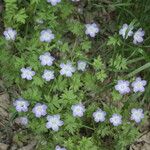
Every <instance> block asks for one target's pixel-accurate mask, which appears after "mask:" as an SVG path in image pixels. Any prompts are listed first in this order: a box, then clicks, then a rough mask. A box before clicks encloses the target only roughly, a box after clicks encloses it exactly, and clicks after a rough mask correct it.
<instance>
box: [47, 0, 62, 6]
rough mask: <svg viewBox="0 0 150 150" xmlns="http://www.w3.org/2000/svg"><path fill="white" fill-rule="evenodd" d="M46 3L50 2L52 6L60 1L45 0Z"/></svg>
mask: <svg viewBox="0 0 150 150" xmlns="http://www.w3.org/2000/svg"><path fill="white" fill-rule="evenodd" d="M47 2H48V3H51V5H52V6H55V5H57V3H60V2H61V0H47Z"/></svg>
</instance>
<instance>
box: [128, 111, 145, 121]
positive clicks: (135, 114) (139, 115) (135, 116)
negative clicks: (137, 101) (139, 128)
mask: <svg viewBox="0 0 150 150" xmlns="http://www.w3.org/2000/svg"><path fill="white" fill-rule="evenodd" d="M143 118H144V112H143V109H141V108H139V109H135V108H133V109H132V110H131V120H134V121H135V122H136V123H139V122H141V120H142V119H143Z"/></svg>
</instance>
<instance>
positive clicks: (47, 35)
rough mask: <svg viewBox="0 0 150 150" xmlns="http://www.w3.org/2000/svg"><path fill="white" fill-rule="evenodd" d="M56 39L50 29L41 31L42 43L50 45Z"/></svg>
mask: <svg viewBox="0 0 150 150" xmlns="http://www.w3.org/2000/svg"><path fill="white" fill-rule="evenodd" d="M54 38H55V36H54V34H53V33H52V31H51V30H50V29H47V30H43V31H41V36H40V41H41V42H48V43H50V42H51V41H52V40H53V39H54Z"/></svg>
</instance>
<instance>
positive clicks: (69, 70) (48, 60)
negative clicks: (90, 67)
mask: <svg viewBox="0 0 150 150" xmlns="http://www.w3.org/2000/svg"><path fill="white" fill-rule="evenodd" d="M39 60H40V62H41V65H42V66H46V65H47V66H52V65H53V61H54V60H55V58H54V57H53V56H51V54H50V53H49V52H46V53H44V54H43V55H40V57H39ZM86 67H87V63H86V62H85V61H81V60H80V61H78V64H77V69H78V70H81V71H85V69H86ZM60 68H61V70H60V74H61V75H65V76H66V77H71V76H72V75H73V73H74V72H75V71H76V68H75V67H73V65H72V63H71V62H70V61H67V63H66V64H65V63H61V64H60ZM21 72H22V74H21V77H22V78H23V79H27V80H32V77H33V76H34V75H35V72H34V71H32V68H31V67H27V68H22V69H21ZM42 78H43V79H44V80H46V81H50V80H52V79H54V78H55V75H54V71H53V70H47V69H46V70H44V73H43V75H42Z"/></svg>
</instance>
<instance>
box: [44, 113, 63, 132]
mask: <svg viewBox="0 0 150 150" xmlns="http://www.w3.org/2000/svg"><path fill="white" fill-rule="evenodd" d="M47 120H48V122H47V123H46V128H48V129H52V130H53V131H58V130H59V127H61V126H62V125H63V124H64V122H63V121H61V120H60V115H53V116H52V115H48V116H47Z"/></svg>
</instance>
